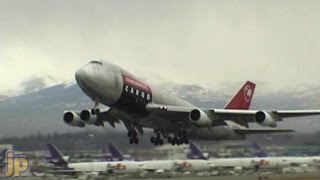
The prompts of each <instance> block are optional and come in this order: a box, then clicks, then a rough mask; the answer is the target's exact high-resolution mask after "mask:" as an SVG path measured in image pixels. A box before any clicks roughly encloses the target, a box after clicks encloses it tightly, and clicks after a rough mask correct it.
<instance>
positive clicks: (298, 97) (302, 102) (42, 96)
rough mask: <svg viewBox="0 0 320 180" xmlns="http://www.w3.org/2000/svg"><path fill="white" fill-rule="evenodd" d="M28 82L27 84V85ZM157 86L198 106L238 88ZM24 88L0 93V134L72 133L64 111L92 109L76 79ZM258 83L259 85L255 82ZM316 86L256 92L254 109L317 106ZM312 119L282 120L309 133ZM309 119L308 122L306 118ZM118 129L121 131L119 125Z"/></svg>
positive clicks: (215, 102) (36, 81)
mask: <svg viewBox="0 0 320 180" xmlns="http://www.w3.org/2000/svg"><path fill="white" fill-rule="evenodd" d="M28 82H29V83H30V84H28ZM153 82H156V83H155V84H156V86H158V87H161V88H162V89H163V90H164V91H167V92H169V93H171V94H174V95H176V96H178V97H181V98H183V99H186V100H188V101H191V102H193V103H194V104H196V105H198V106H201V107H214V108H222V107H223V106H224V105H225V103H226V102H227V101H228V99H229V98H230V97H232V95H233V93H235V92H236V91H237V90H238V89H239V88H240V86H241V85H242V84H237V85H232V87H234V86H238V88H237V89H234V88H232V89H231V90H230V91H228V92H226V91H221V89H211V90H208V89H206V88H204V87H201V86H198V85H196V84H193V85H186V84H179V83H174V82H170V81H167V80H162V81H159V80H155V81H153ZM24 85H25V86H24V88H22V89H23V90H22V91H20V90H19V91H17V92H20V93H18V95H16V96H14V97H7V96H0V114H1V120H0V137H3V136H24V135H30V134H36V133H38V132H41V133H44V134H46V133H53V132H74V131H79V130H81V129H79V128H76V127H70V126H68V125H66V124H65V123H64V122H63V121H62V115H63V111H64V110H82V109H85V108H91V107H92V106H93V103H92V101H91V100H90V98H88V97H87V96H86V95H85V94H84V93H83V92H82V91H81V90H80V88H79V87H78V86H77V84H76V83H75V82H68V83H59V81H56V80H54V79H53V78H50V77H46V78H43V76H41V77H35V78H33V79H29V81H25V83H24ZM258 86H259V84H258ZM319 89H320V87H319V88H316V87H314V88H312V89H308V88H307V90H306V91H301V89H297V91H295V90H294V89H290V91H277V92H270V93H267V94H259V93H256V96H255V97H254V99H253V103H252V108H253V109H262V108H267V109H275V108H281V109H296V108H313V109H314V108H320V103H319V97H320V91H319ZM317 118H318V117H315V118H306V119H301V120H302V122H301V121H300V122H298V121H294V120H288V121H286V122H285V123H282V124H281V126H280V127H282V128H293V129H295V130H298V131H302V132H308V131H316V130H319V129H320V123H318V122H319V121H312V119H317ZM310 119H311V121H309V120H310ZM91 128H92V129H93V130H95V131H96V130H97V131H103V132H115V131H116V130H113V129H112V128H111V127H108V126H107V127H105V128H102V127H93V126H92V127H91ZM117 128H118V129H117V130H119V129H120V130H124V127H123V126H121V125H119V126H118V127H117Z"/></svg>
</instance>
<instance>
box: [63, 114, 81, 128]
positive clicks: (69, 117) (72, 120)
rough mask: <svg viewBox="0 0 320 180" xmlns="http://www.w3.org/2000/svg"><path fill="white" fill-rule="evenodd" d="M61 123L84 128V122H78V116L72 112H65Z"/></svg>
mask: <svg viewBox="0 0 320 180" xmlns="http://www.w3.org/2000/svg"><path fill="white" fill-rule="evenodd" d="M63 121H64V122H65V123H67V124H68V125H70V126H77V127H85V126H86V125H85V124H84V122H82V121H81V120H80V117H79V114H78V113H76V112H74V111H65V112H64V114H63Z"/></svg>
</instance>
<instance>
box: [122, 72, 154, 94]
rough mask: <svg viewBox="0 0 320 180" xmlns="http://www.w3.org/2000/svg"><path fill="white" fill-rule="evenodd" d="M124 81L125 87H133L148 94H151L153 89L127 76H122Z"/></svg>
mask: <svg viewBox="0 0 320 180" xmlns="http://www.w3.org/2000/svg"><path fill="white" fill-rule="evenodd" d="M122 79H123V83H124V84H125V85H129V86H132V87H134V88H136V89H139V90H142V91H144V92H146V93H151V89H150V87H149V86H148V85H146V84H144V83H142V82H140V81H138V80H135V79H134V78H132V77H129V76H127V75H124V74H122Z"/></svg>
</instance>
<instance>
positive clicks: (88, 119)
mask: <svg viewBox="0 0 320 180" xmlns="http://www.w3.org/2000/svg"><path fill="white" fill-rule="evenodd" d="M80 118H81V120H82V121H84V122H85V123H87V124H96V123H97V121H98V116H97V115H96V114H94V113H92V111H90V110H88V109H86V110H83V111H81V113H80Z"/></svg>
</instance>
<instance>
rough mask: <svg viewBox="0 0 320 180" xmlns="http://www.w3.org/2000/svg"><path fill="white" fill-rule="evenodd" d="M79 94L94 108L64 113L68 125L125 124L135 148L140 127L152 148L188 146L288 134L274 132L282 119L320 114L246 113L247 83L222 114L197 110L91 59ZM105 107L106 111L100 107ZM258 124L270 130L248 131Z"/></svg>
mask: <svg viewBox="0 0 320 180" xmlns="http://www.w3.org/2000/svg"><path fill="white" fill-rule="evenodd" d="M75 78H76V81H77V83H78V85H79V87H80V88H81V89H82V91H83V92H84V93H85V94H87V95H88V96H89V97H90V98H91V99H92V100H93V101H94V106H93V108H92V109H85V110H82V111H73V110H66V111H65V112H64V115H63V120H64V122H65V123H67V124H69V125H71V126H78V127H85V126H86V125H95V126H104V123H105V122H108V123H109V124H110V125H111V126H112V127H115V123H119V122H123V123H124V125H125V126H126V128H127V130H128V137H129V142H130V144H138V143H139V139H138V133H139V134H141V135H143V132H144V131H143V128H151V129H154V132H155V136H153V137H151V139H150V141H151V143H153V144H155V145H162V144H163V143H164V140H163V139H167V141H168V143H171V144H172V145H175V144H177V145H180V144H183V143H185V144H188V143H189V138H191V139H200V140H240V139H245V137H246V135H249V134H261V133H277V132H292V131H293V130H288V129H274V128H275V127H276V126H277V123H278V121H282V120H283V118H289V117H301V116H310V115H318V114H320V110H248V107H249V105H250V102H251V99H252V95H253V93H254V89H255V84H254V83H252V82H249V81H248V82H246V83H245V85H244V86H243V87H242V88H241V89H240V91H239V92H238V93H237V94H236V95H235V96H234V97H233V98H232V99H231V100H230V102H229V103H227V105H226V106H225V107H224V109H216V108H201V107H197V106H196V105H193V104H192V103H190V102H187V101H185V100H182V99H180V98H178V97H176V96H172V95H170V94H169V93H166V92H163V91H162V90H161V88H157V87H154V86H152V85H150V84H147V83H145V82H143V81H142V80H140V79H138V78H137V77H136V76H134V75H132V74H131V73H129V72H127V71H126V70H124V69H122V68H120V67H118V66H116V65H113V64H111V63H109V62H106V61H103V60H93V61H91V62H89V63H88V64H87V65H85V66H83V67H82V68H80V69H79V70H77V71H76V73H75ZM100 104H103V105H105V106H107V107H109V108H108V109H106V110H102V109H100V108H99V105H100ZM248 123H258V124H259V125H261V126H266V127H271V128H268V129H265V128H264V129H252V128H249V125H248Z"/></svg>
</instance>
